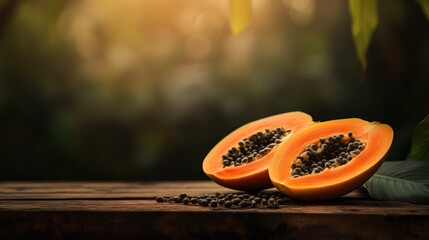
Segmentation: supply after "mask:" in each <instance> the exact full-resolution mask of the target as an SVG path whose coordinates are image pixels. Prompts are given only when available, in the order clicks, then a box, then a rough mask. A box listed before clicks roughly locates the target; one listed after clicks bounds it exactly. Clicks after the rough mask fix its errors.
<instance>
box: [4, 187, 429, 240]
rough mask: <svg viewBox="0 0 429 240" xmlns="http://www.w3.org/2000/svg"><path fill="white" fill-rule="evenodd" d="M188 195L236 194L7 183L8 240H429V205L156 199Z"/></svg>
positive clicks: (357, 197) (358, 196) (350, 198)
mask: <svg viewBox="0 0 429 240" xmlns="http://www.w3.org/2000/svg"><path fill="white" fill-rule="evenodd" d="M268 191H274V190H273V189H271V190H268ZM181 192H185V193H188V194H193V195H199V194H203V193H214V192H221V193H228V192H235V191H232V190H229V189H225V188H222V187H220V186H217V185H216V184H214V183H212V182H208V181H204V182H152V183H147V182H146V183H144V182H143V183H138V182H132V183H125V182H122V183H120V182H111V183H108V182H107V183H100V182H31V183H30V182H3V183H0V239H27V238H30V239H124V238H127V239H201V238H206V239H266V238H269V239H286V238H287V239H316V238H319V239H332V238H334V237H335V238H340V239H373V238H374V239H429V206H428V205H416V204H410V203H401V202H392V201H377V200H374V199H371V198H370V197H369V196H368V195H367V194H366V193H365V192H363V191H355V192H353V193H351V194H348V195H346V196H344V197H342V198H339V199H336V200H332V201H325V202H303V201H292V202H291V203H289V204H288V205H285V206H282V207H281V208H279V209H268V208H263V209H225V208H209V207H199V206H189V205H188V206H185V205H181V204H171V203H156V202H155V201H154V198H155V197H156V196H159V195H161V196H173V195H177V194H179V193H181Z"/></svg>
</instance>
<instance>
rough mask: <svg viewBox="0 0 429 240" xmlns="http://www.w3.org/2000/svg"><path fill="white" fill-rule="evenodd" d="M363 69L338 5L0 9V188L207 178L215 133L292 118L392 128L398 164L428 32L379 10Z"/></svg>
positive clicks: (402, 4) (184, 1)
mask: <svg viewBox="0 0 429 240" xmlns="http://www.w3.org/2000/svg"><path fill="white" fill-rule="evenodd" d="M378 3H379V25H378V28H377V30H376V31H375V34H374V37H373V39H372V42H371V45H370V47H369V52H368V68H367V71H366V73H363V72H362V71H361V68H360V65H359V62H358V59H357V57H356V54H355V49H354V43H353V39H352V36H351V26H350V14H349V10H348V1H344V0H324V1H316V0H283V1H280V0H279V1H278V0H275V1H262V0H261V1H259V0H257V1H254V4H253V5H254V6H253V7H254V11H253V17H252V22H251V24H250V26H249V28H248V29H246V30H245V31H244V32H243V33H241V34H240V35H237V36H234V35H233V34H232V33H231V31H230V29H229V24H228V1H226V0H204V1H197V0H174V1H171V0H156V1H153V0H58V1H52V0H0V144H1V149H0V179H2V180H27V179H34V180H50V179H58V180H68V179H74V180H158V179H165V180H169V179H183V180H187V179H206V177H205V175H204V173H203V172H202V169H201V163H202V160H203V159H204V157H205V155H206V154H207V153H208V151H209V150H210V149H211V148H212V147H213V146H214V145H215V144H216V143H217V142H218V141H219V140H220V139H221V138H222V137H224V136H225V135H226V134H228V133H229V132H230V131H232V130H234V129H236V128H237V127H239V126H241V125H243V124H244V123H247V122H249V121H253V120H255V119H258V118H261V117H266V116H269V115H273V114H277V113H282V112H287V111H293V110H300V111H304V112H307V113H309V114H310V115H312V116H313V118H314V119H315V120H320V121H322V120H329V119H334V118H345V117H360V118H363V119H366V120H371V121H373V120H377V121H380V122H383V123H388V124H390V125H391V126H392V127H393V129H394V130H395V139H394V144H393V147H392V149H391V151H390V154H389V157H388V159H390V160H399V159H404V158H405V157H406V155H407V154H408V152H409V148H410V146H411V136H412V131H413V129H414V127H415V125H416V124H417V123H418V122H419V121H420V120H422V119H423V118H424V117H425V116H426V115H427V114H429V21H428V19H426V18H425V15H424V14H423V12H422V10H421V8H420V7H419V5H418V4H417V3H416V1H410V0H395V1H391V0H380V1H378Z"/></svg>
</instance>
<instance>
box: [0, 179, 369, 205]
mask: <svg viewBox="0 0 429 240" xmlns="http://www.w3.org/2000/svg"><path fill="white" fill-rule="evenodd" d="M274 190H275V189H269V190H268V191H274ZM181 192H186V193H188V194H192V195H199V194H204V193H214V192H221V193H231V192H237V191H234V190H231V189H227V188H224V187H221V186H219V185H217V184H215V183H213V182H211V181H183V182H140V183H139V182H129V183H128V182H0V200H13V199H16V200H19V199H33V200H34V199H153V198H155V197H156V196H173V195H177V194H180V193H181ZM344 197H346V198H351V199H354V198H368V197H369V196H368V195H367V194H366V193H364V192H363V191H354V192H352V193H350V194H348V195H346V196H344Z"/></svg>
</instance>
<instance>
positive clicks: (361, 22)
mask: <svg viewBox="0 0 429 240" xmlns="http://www.w3.org/2000/svg"><path fill="white" fill-rule="evenodd" d="M349 8H350V14H351V16H352V35H353V37H354V42H355V47H356V53H357V56H358V58H359V61H360V62H361V64H362V67H363V69H366V52H367V50H368V46H369V43H370V41H371V37H372V34H373V33H374V31H375V29H376V28H377V24H378V13H377V3H376V0H349Z"/></svg>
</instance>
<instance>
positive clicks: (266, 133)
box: [203, 112, 313, 191]
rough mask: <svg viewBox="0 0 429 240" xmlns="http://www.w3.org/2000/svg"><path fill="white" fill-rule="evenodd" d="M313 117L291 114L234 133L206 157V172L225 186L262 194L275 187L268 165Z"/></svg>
mask: <svg viewBox="0 0 429 240" xmlns="http://www.w3.org/2000/svg"><path fill="white" fill-rule="evenodd" d="M310 124H313V120H312V118H311V116H310V115H308V114H305V113H303V112H289V113H283V114H278V115H274V116H271V117H267V118H263V119H260V120H256V121H254V122H251V123H248V124H246V125H244V126H242V127H240V128H238V129H237V130H235V131H233V132H232V133H230V134H229V135H228V136H226V137H225V138H224V139H222V140H221V141H220V142H219V143H218V144H217V145H216V146H215V147H214V148H213V149H212V150H211V151H210V152H209V153H208V155H207V156H206V157H205V159H204V161H203V171H204V173H205V174H206V175H207V176H208V177H210V178H211V179H212V180H213V181H215V182H216V183H218V184H219V185H221V186H224V187H227V188H231V189H236V190H241V191H258V190H262V189H266V188H270V187H273V185H272V183H271V180H270V178H269V175H268V164H269V162H270V160H271V158H272V157H273V156H274V153H275V151H276V150H277V148H278V146H279V145H281V144H282V143H283V142H284V141H285V140H286V139H287V138H289V137H290V136H292V135H293V134H295V132H296V131H298V130H299V129H301V128H304V127H306V126H308V125H310Z"/></svg>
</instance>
